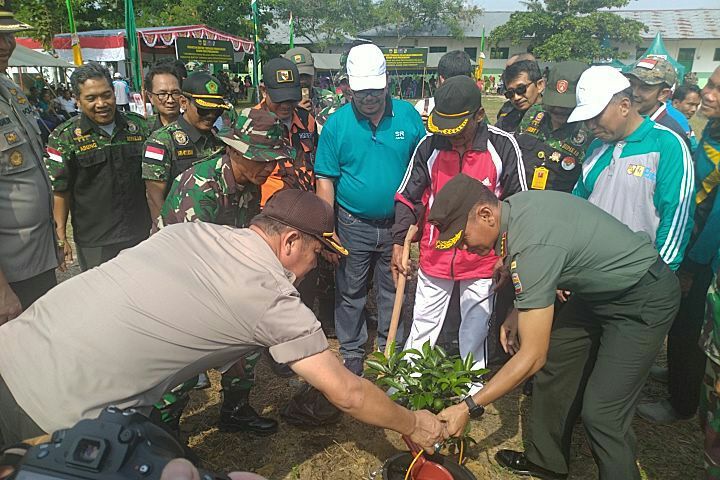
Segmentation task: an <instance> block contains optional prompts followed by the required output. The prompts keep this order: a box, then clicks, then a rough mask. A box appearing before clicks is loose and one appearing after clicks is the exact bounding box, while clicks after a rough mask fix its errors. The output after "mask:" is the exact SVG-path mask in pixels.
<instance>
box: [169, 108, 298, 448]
mask: <svg viewBox="0 0 720 480" xmlns="http://www.w3.org/2000/svg"><path fill="white" fill-rule="evenodd" d="M282 134H283V131H282V126H281V125H280V123H279V120H278V118H277V117H276V116H275V115H274V114H273V113H271V112H269V111H267V110H259V109H249V108H247V109H245V110H243V111H242V112H241V113H240V115H239V117H238V120H237V121H236V123H235V126H234V128H230V129H223V130H221V131H220V132H218V134H217V135H218V138H219V139H220V140H221V141H222V142H224V144H225V145H227V147H226V152H225V153H224V154H220V155H215V156H213V157H211V158H208V159H207V160H203V161H201V162H198V163H196V164H195V165H193V166H192V167H190V168H189V169H187V170H185V171H184V172H183V173H182V174H181V175H180V176H178V178H176V179H175V181H174V182H173V185H172V188H171V189H170V193H169V194H168V197H167V199H166V200H165V203H164V204H163V207H162V209H161V211H160V217H159V218H158V225H157V226H158V228H163V227H166V226H168V225H170V224H174V223H182V222H194V221H201V222H209V223H215V224H219V225H231V226H234V227H247V226H248V225H250V220H251V219H252V218H253V217H254V216H255V215H256V214H258V213H260V186H261V185H262V184H263V183H265V180H267V178H268V176H270V174H271V173H272V171H273V170H274V169H275V167H276V165H277V162H278V161H285V160H290V159H292V158H294V152H293V151H292V150H291V149H290V148H288V147H287V146H286V145H285V143H284V141H283V138H282ZM259 357H260V351H259V350H258V351H255V352H253V353H250V354H249V355H247V356H246V357H245V358H244V359H243V361H241V362H238V363H237V364H236V365H234V366H233V367H232V368H231V369H230V370H229V371H228V372H226V373H225V374H224V375H223V377H222V388H223V404H222V406H221V408H220V427H221V428H223V429H224V430H244V431H250V432H254V433H256V434H261V435H263V434H271V433H274V432H275V431H276V430H277V422H276V421H275V420H273V419H271V418H264V417H261V416H259V415H258V414H257V412H256V411H255V410H254V409H253V408H252V407H251V406H250V404H249V403H248V397H249V395H250V390H251V388H252V386H253V384H254V368H255V364H256V363H257V361H258V359H259ZM193 386H194V381H191V382H187V383H185V384H183V385H181V386H179V387H177V388H175V389H174V390H173V391H172V392H170V393H168V394H166V395H165V396H164V398H163V401H162V402H160V403H158V404H156V407H157V408H158V410H159V411H160V414H161V418H162V420H163V421H164V422H165V423H167V424H169V425H170V426H172V427H176V426H177V422H178V421H179V420H180V415H181V414H182V409H183V408H184V406H185V405H186V404H187V401H188V396H187V393H188V392H189V391H190V390H191V389H192V388H193Z"/></svg>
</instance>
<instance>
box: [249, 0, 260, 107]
mask: <svg viewBox="0 0 720 480" xmlns="http://www.w3.org/2000/svg"><path fill="white" fill-rule="evenodd" d="M250 7H251V8H252V16H253V30H254V32H255V34H254V39H253V47H254V48H253V77H252V79H253V87H255V101H256V102H258V103H260V90H259V88H258V87H259V85H260V79H259V74H258V62H259V61H260V42H259V39H258V6H257V0H250Z"/></svg>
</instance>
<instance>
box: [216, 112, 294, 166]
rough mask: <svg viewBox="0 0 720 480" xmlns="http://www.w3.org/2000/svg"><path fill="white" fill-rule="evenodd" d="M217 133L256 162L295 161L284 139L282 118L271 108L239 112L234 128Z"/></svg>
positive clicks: (227, 143) (220, 137)
mask: <svg viewBox="0 0 720 480" xmlns="http://www.w3.org/2000/svg"><path fill="white" fill-rule="evenodd" d="M215 135H216V136H217V137H218V138H219V139H220V140H222V141H223V142H224V143H225V144H226V145H228V146H230V147H232V148H234V149H235V150H237V151H238V152H240V153H242V155H243V157H245V158H247V159H248V160H253V161H255V162H273V161H276V160H278V161H281V160H291V159H292V158H293V157H294V156H295V155H294V152H293V149H292V148H290V147H289V146H288V145H287V144H286V143H285V140H284V139H283V130H282V126H281V125H280V121H279V119H278V118H277V117H276V116H275V114H274V113H272V112H270V111H267V110H263V109H258V108H245V109H243V110H242V111H241V112H240V113H239V114H238V117H237V120H236V121H235V125H234V126H233V128H228V127H225V128H222V129H221V130H220V131H219V132H217V133H216V134H215Z"/></svg>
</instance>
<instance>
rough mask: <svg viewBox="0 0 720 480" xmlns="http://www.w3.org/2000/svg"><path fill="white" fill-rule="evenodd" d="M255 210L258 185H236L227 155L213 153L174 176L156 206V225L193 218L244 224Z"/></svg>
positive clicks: (255, 212) (258, 209)
mask: <svg viewBox="0 0 720 480" xmlns="http://www.w3.org/2000/svg"><path fill="white" fill-rule="evenodd" d="M258 213H260V189H259V188H258V187H257V186H256V185H247V186H245V185H238V184H237V183H236V182H235V178H234V177H233V172H232V167H231V166H230V158H229V157H228V156H227V155H217V156H214V157H211V158H208V159H207V160H203V161H201V162H198V163H196V164H195V165H193V166H192V167H190V168H189V169H187V170H185V172H183V173H182V174H181V175H180V176H179V177H178V178H176V179H175V181H174V182H173V185H172V187H171V189H170V193H169V194H168V198H167V200H165V203H164V204H163V207H162V209H161V210H160V218H159V220H158V229H160V228H163V227H165V226H167V225H170V224H173V223H182V222H195V221H201V222H210V223H216V224H218V225H231V226H234V227H247V226H248V225H249V224H250V220H251V219H252V217H254V216H255V215H257V214H258Z"/></svg>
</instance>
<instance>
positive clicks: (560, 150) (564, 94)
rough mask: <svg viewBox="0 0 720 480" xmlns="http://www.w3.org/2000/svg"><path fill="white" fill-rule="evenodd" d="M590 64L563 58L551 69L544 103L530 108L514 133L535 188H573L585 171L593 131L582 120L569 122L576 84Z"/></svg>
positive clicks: (526, 172) (528, 179) (526, 170)
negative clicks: (584, 160)
mask: <svg viewBox="0 0 720 480" xmlns="http://www.w3.org/2000/svg"><path fill="white" fill-rule="evenodd" d="M587 68H588V67H587V65H585V64H584V63H581V62H576V61H567V62H560V63H557V64H555V66H554V67H553V68H552V69H551V70H550V73H549V75H548V80H547V86H546V88H545V94H544V95H543V99H542V104H538V105H533V106H532V107H530V108H529V109H528V111H527V112H526V113H525V116H524V117H523V119H522V121H521V122H520V126H519V127H518V130H517V132H516V133H515V137H516V138H517V141H518V144H519V145H520V149H521V150H522V156H523V163H524V164H525V175H526V176H527V184H528V186H529V187H530V189H532V190H557V191H561V192H568V193H569V192H571V191H572V189H573V187H574V186H575V183H576V182H577V179H578V177H579V176H580V173H581V172H582V161H583V158H585V150H586V149H587V147H588V146H589V145H590V142H591V141H592V134H591V133H590V132H589V131H588V130H587V128H585V126H584V124H583V123H582V122H580V123H568V121H567V119H568V117H570V114H571V113H572V111H573V109H574V108H575V106H576V105H577V103H576V99H575V87H576V86H577V82H578V80H579V79H580V75H582V72H584V71H585V70H587Z"/></svg>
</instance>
